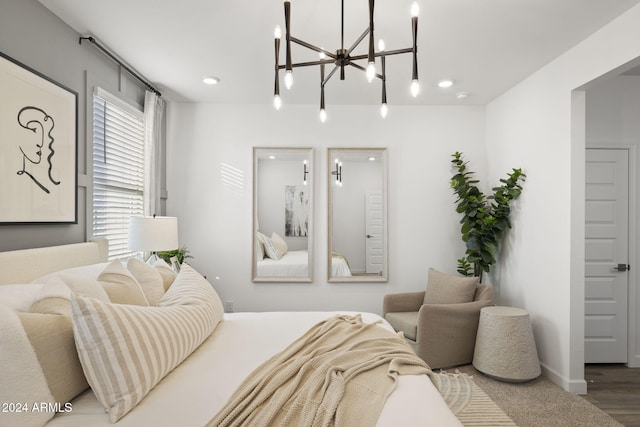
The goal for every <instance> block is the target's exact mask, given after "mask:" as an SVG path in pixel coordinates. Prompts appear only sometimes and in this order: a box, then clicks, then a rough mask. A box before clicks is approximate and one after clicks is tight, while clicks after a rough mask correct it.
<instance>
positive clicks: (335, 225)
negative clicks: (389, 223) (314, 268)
mask: <svg viewBox="0 0 640 427" xmlns="http://www.w3.org/2000/svg"><path fill="white" fill-rule="evenodd" d="M328 162H329V170H328V175H329V182H328V186H329V188H328V194H329V233H330V236H329V251H330V266H331V269H330V272H329V274H330V277H329V279H330V280H331V281H372V282H375V281H386V280H387V277H386V260H387V250H386V248H387V245H386V149H383V148H362V149H361V148H341V149H340V148H330V149H329V152H328Z"/></svg>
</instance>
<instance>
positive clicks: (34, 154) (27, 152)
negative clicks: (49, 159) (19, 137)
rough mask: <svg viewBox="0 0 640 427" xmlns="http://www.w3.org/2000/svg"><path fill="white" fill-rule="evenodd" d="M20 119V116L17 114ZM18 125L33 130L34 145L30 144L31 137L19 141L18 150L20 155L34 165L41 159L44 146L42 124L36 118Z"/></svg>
mask: <svg viewBox="0 0 640 427" xmlns="http://www.w3.org/2000/svg"><path fill="white" fill-rule="evenodd" d="M18 117H19V118H18V120H20V116H18ZM20 126H22V127H23V128H25V129H27V130H30V131H31V132H33V134H34V136H35V137H36V138H35V139H36V141H35V142H36V143H35V145H32V142H31V141H32V139H31V138H27V141H25V142H21V143H20V147H19V148H20V151H21V152H22V155H23V156H24V157H25V158H26V159H27V160H29V161H30V162H31V163H33V164H34V165H37V164H40V162H41V161H42V147H43V146H44V126H43V125H42V123H40V122H39V121H37V120H30V121H28V122H27V123H26V124H22V123H20Z"/></svg>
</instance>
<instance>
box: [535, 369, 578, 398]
mask: <svg viewBox="0 0 640 427" xmlns="http://www.w3.org/2000/svg"><path fill="white" fill-rule="evenodd" d="M540 368H541V369H542V375H544V376H545V377H546V378H549V379H550V380H551V381H552V382H553V383H555V384H557V385H559V386H560V387H562V388H563V389H565V390H566V391H568V392H570V393H576V394H587V382H586V381H585V380H584V378H583V379H581V380H570V379H568V378H565V377H563V376H562V375H560V374H559V373H558V372H557V371H556V370H555V369H552V368H550V367H549V366H547V365H545V364H544V363H540Z"/></svg>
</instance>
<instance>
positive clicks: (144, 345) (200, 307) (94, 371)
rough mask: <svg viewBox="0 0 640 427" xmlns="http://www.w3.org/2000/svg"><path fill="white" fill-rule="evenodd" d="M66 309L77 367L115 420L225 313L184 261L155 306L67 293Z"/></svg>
mask: <svg viewBox="0 0 640 427" xmlns="http://www.w3.org/2000/svg"><path fill="white" fill-rule="evenodd" d="M71 309H72V313H73V331H74V336H75V339H76V345H77V348H78V354H79V357H80V361H81V363H82V367H83V368H84V372H85V374H86V376H87V380H88V381H89V384H90V385H91V388H92V389H93V391H94V393H95V395H96V397H97V398H98V400H99V401H100V402H101V403H102V405H104V407H105V408H107V411H108V412H109V417H110V419H111V422H114V423H115V422H116V421H118V420H119V419H120V418H122V417H123V416H124V415H125V414H127V413H128V412H129V411H130V410H131V409H133V408H134V407H135V406H136V405H137V404H138V403H139V402H140V401H141V400H142V399H143V398H144V396H146V394H147V393H149V391H150V390H151V389H152V388H153V387H154V386H155V385H156V384H157V383H158V382H160V380H161V379H162V378H164V376H165V375H167V374H168V373H169V372H171V370H173V368H175V367H176V366H178V365H179V364H180V363H181V362H182V361H183V360H184V359H185V358H186V357H187V356H189V355H190V354H191V353H192V352H193V351H194V350H195V349H196V348H197V347H198V346H199V345H200V344H201V343H202V342H203V341H204V340H205V339H206V338H207V337H208V336H209V335H210V334H211V332H213V330H214V328H215V327H216V326H217V324H218V323H219V322H220V321H221V320H222V317H223V314H224V310H223V308H222V302H221V301H220V298H219V297H218V295H217V294H216V292H215V291H214V290H213V287H212V286H211V284H210V283H209V282H207V280H206V279H205V278H204V277H202V275H200V274H199V273H198V272H196V271H195V270H194V269H193V268H192V267H191V266H189V265H187V264H183V266H182V269H181V270H180V273H179V274H178V276H177V277H176V280H175V281H174V283H173V285H171V287H170V288H169V290H168V291H167V293H166V294H165V295H164V296H163V297H162V298H161V299H160V301H158V306H157V307H138V306H134V305H122V304H109V303H104V302H102V301H99V300H96V299H92V298H84V297H75V296H72V300H71ZM151 366H154V367H155V369H150V367H151Z"/></svg>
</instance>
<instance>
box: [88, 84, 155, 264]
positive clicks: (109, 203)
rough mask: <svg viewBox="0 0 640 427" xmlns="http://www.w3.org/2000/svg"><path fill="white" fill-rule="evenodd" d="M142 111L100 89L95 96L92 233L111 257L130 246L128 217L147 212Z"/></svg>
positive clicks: (125, 254)
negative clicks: (106, 242)
mask: <svg viewBox="0 0 640 427" xmlns="http://www.w3.org/2000/svg"><path fill="white" fill-rule="evenodd" d="M143 186H144V115H143V113H142V111H139V110H137V109H135V108H134V107H132V106H130V105H128V104H126V103H124V102H123V101H120V100H119V99H118V98H116V97H114V96H112V95H110V94H109V93H107V92H105V91H104V90H102V89H100V88H96V91H95V93H94V96H93V235H94V236H103V237H106V238H107V239H108V240H109V259H118V258H126V257H129V256H132V255H134V253H132V252H131V251H130V250H129V245H128V230H129V217H130V216H133V215H143V205H144V200H143Z"/></svg>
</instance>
